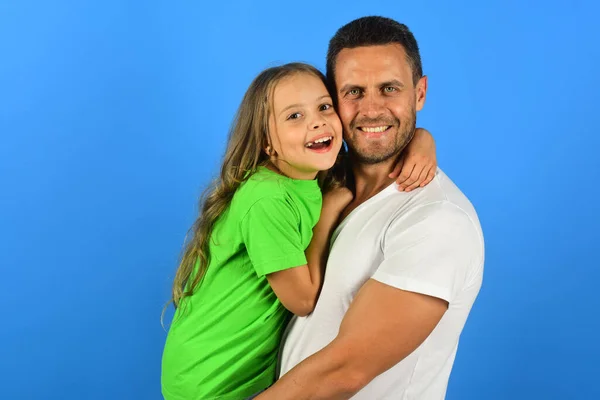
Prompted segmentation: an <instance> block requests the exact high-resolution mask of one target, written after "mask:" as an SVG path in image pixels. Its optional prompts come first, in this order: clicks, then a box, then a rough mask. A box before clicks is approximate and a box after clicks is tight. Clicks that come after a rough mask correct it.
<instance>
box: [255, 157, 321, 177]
mask: <svg viewBox="0 0 600 400" xmlns="http://www.w3.org/2000/svg"><path fill="white" fill-rule="evenodd" d="M266 167H267V168H268V169H270V170H271V171H273V172H276V173H278V174H280V175H283V176H286V177H288V178H291V179H297V180H303V181H311V180H313V179H315V178H316V177H317V172H303V171H299V170H297V169H296V168H294V167H292V166H290V165H289V164H287V163H284V162H277V161H276V160H270V161H269V163H268V164H267V165H266Z"/></svg>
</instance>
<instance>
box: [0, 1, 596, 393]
mask: <svg viewBox="0 0 600 400" xmlns="http://www.w3.org/2000/svg"><path fill="white" fill-rule="evenodd" d="M199 3H200V2H191V1H188V2H167V1H163V2H155V1H103V2H97V3H95V4H93V3H88V2H83V1H71V2H69V1H64V0H63V1H53V2H43V1H38V2H33V1H25V0H20V1H2V2H1V3H0V135H1V136H0V139H1V140H0V268H1V275H0V304H2V306H3V315H2V317H3V318H2V320H1V321H2V322H1V325H0V354H1V356H0V381H1V382H2V383H1V384H0V398H2V399H62V400H67V399H103V400H105V399H144V400H146V399H159V398H160V383H159V377H160V358H161V353H162V346H163V343H164V339H165V335H166V334H165V332H164V331H163V329H162V327H161V325H160V314H161V310H162V307H163V305H164V304H165V302H166V301H167V300H168V297H169V290H170V283H171V280H172V278H173V273H174V270H175V267H176V264H177V259H178V255H179V251H180V249H181V245H182V243H183V240H184V235H185V233H186V230H187V229H188V228H189V226H190V225H191V223H192V222H193V220H194V219H195V217H196V213H197V206H196V202H197V199H198V195H199V194H200V193H201V191H202V189H203V188H204V185H205V184H206V183H207V182H208V180H209V178H210V177H211V176H212V174H213V173H214V172H215V171H216V169H217V168H218V165H219V160H220V156H221V154H222V151H223V149H224V144H225V139H226V133H227V129H228V127H229V124H230V121H231V118H232V116H233V114H234V112H235V110H236V108H237V106H238V104H239V102H240V100H241V97H242V95H243V92H244V91H245V89H246V88H247V86H248V84H249V83H250V81H251V79H252V78H253V77H254V76H255V75H256V74H257V73H258V72H259V71H260V70H262V69H263V68H265V67H268V66H271V65H274V64H277V63H281V62H287V61H294V60H299V61H305V62H310V63H313V64H315V65H317V66H318V67H320V68H324V64H325V61H324V60H325V51H326V47H327V43H328V40H329V39H330V37H331V36H332V35H333V34H334V33H335V30H336V29H337V28H339V27H340V26H341V25H343V24H344V23H346V22H349V21H350V20H352V19H354V18H356V17H360V16H363V15H368V14H380V15H385V16H389V17H392V18H395V19H398V20H400V21H402V22H405V23H406V24H408V25H409V27H410V28H411V29H412V30H413V32H414V33H415V35H416V37H417V39H418V41H419V44H420V46H421V49H422V57H423V65H424V69H425V72H426V74H427V75H429V93H428V100H427V104H426V107H425V109H424V111H422V112H421V113H420V114H419V120H418V123H419V125H420V126H424V127H426V128H428V129H429V130H431V131H432V132H433V134H434V136H435V138H436V139H437V145H438V152H439V162H440V166H441V167H442V168H443V169H444V170H445V171H446V172H447V173H448V174H449V175H450V176H451V177H452V179H453V180H454V181H455V182H456V183H457V184H458V185H459V186H460V187H461V188H462V189H463V191H464V192H465V193H466V194H467V195H468V196H469V197H470V198H471V200H472V202H473V203H474V204H475V206H476V208H477V210H478V212H479V215H480V218H481V221H482V225H483V227H484V231H485V235H486V242H487V243H486V244H487V262H486V271H485V279H484V285H483V288H482V291H481V294H480V297H479V299H478V301H477V303H476V305H475V307H474V308H473V311H472V314H471V317H470V319H469V321H468V323H467V326H466V328H465V331H464V334H463V337H462V342H461V345H460V348H459V352H458V357H457V359H456V363H455V368H454V371H453V374H452V377H451V380H450V384H449V389H448V397H447V398H448V399H451V400H452V399H454V400H456V399H461V400H462V399H478V400H480V399H487V400H491V399H561V400H564V399H593V398H600V386H598V385H597V384H595V382H596V380H597V372H598V371H600V369H599V368H598V363H599V361H598V360H599V359H600V345H599V343H598V342H599V337H598V309H599V306H600V302H599V301H598V295H597V292H596V290H597V286H598V281H599V278H600V274H599V273H598V269H599V267H600V263H599V262H598V259H597V248H598V246H597V243H596V241H597V239H598V236H599V235H598V233H597V232H598V225H599V224H600V217H599V214H600V207H599V206H598V205H597V202H598V195H599V194H600V193H599V191H598V179H599V177H600V176H599V175H600V162H599V161H598V160H599V158H598V157H597V151H598V146H599V145H600V141H599V139H598V126H599V125H600V113H599V112H598V110H597V108H598V106H599V105H600V103H599V101H598V93H599V91H600V84H599V79H598V61H599V60H600V50H599V49H600V45H599V44H598V42H599V39H600V35H599V34H598V30H597V22H596V17H597V15H598V12H599V11H600V9H599V6H597V5H592V1H587V2H586V1H571V3H570V5H568V6H567V5H566V4H567V2H558V1H543V2H542V1H539V2H538V1H534V2H527V3H529V5H522V4H521V3H523V2H520V1H506V0H504V1H500V0H498V1H487V2H481V1H453V2H442V1H439V2H431V1H413V2H399V1H387V2H385V1H375V0H370V1H362V2H356V3H353V2H349V1H346V2H343V3H342V2H337V3H335V2H320V1H318V2H317V1H308V0H307V1H301V2H280V1H263V2H255V3H254V4H253V5H251V4H250V2H244V3H241V2H240V3H239V4H235V3H232V2H229V1H222V2H210V5H200V4H199ZM484 3H485V4H484ZM342 4H344V5H342ZM593 67H595V68H593Z"/></svg>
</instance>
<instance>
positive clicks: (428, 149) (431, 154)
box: [389, 128, 437, 192]
mask: <svg viewBox="0 0 600 400" xmlns="http://www.w3.org/2000/svg"><path fill="white" fill-rule="evenodd" d="M436 169H437V159H436V154H435V141H434V140H433V136H432V135H431V133H429V132H428V131H427V130H425V129H423V128H417V129H416V130H415V135H414V136H413V138H412V140H411V141H410V143H409V144H408V145H407V146H406V149H405V150H404V152H403V155H402V157H401V158H400V159H399V160H398V163H397V164H396V166H395V167H394V170H393V171H392V172H391V173H390V174H389V177H390V178H396V183H397V184H398V185H399V186H398V190H400V191H406V192H410V191H411V190H413V189H416V188H418V187H423V186H425V185H427V184H429V182H431V180H432V179H433V177H434V176H435V171H436Z"/></svg>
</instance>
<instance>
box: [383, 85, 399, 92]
mask: <svg viewBox="0 0 600 400" xmlns="http://www.w3.org/2000/svg"><path fill="white" fill-rule="evenodd" d="M383 91H384V92H386V93H392V92H395V91H396V88H395V87H393V86H386V87H384V88H383Z"/></svg>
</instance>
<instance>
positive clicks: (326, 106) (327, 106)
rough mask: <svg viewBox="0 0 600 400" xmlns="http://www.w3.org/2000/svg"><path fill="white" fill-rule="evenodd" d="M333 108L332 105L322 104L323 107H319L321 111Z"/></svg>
mask: <svg viewBox="0 0 600 400" xmlns="http://www.w3.org/2000/svg"><path fill="white" fill-rule="evenodd" d="M331 107H332V105H331V104H322V105H321V107H319V110H320V111H327V110H329V109H330V108H331Z"/></svg>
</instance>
